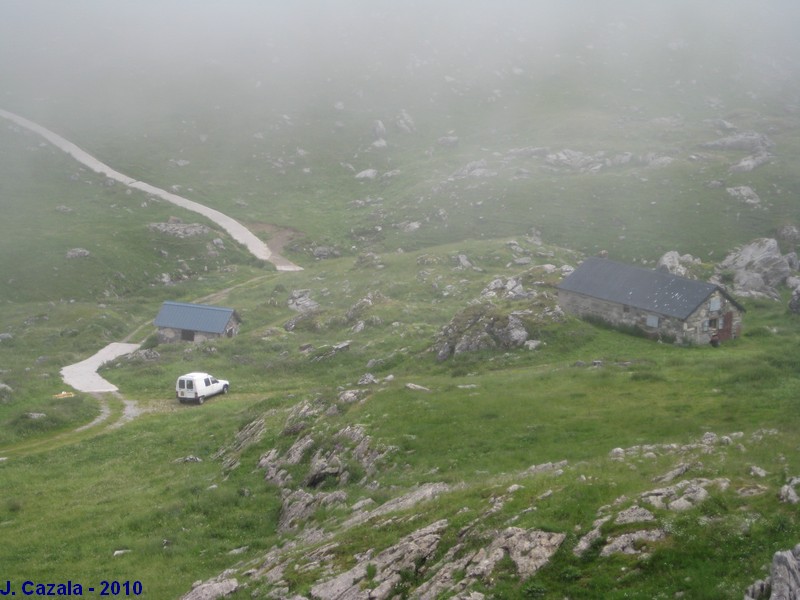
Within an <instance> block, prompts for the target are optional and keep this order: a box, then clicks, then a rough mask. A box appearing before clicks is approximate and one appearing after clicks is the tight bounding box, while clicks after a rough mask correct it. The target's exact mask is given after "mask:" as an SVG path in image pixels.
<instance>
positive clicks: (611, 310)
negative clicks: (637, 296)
mask: <svg viewBox="0 0 800 600" xmlns="http://www.w3.org/2000/svg"><path fill="white" fill-rule="evenodd" d="M558 303H559V305H560V306H561V308H562V309H563V310H564V311H565V312H568V313H571V314H574V315H577V316H579V317H583V318H585V317H593V318H596V319H600V320H603V321H605V322H607V323H610V324H612V325H616V326H628V327H636V328H638V329H640V330H641V331H643V332H645V333H646V334H648V335H649V336H651V337H653V338H659V337H663V338H667V339H674V340H676V341H679V342H685V343H696V344H706V343H708V342H709V341H710V340H711V336H712V335H713V334H714V333H717V334H718V335H720V338H721V339H729V338H732V337H738V336H739V334H740V331H741V322H742V315H741V312H740V311H739V309H738V308H737V307H736V306H735V305H733V304H732V303H731V302H730V301H728V299H727V298H725V296H723V295H722V294H721V293H720V292H719V291H716V292H714V293H713V294H712V295H711V296H709V298H708V299H706V300H705V301H704V302H703V303H702V304H701V305H700V306H699V307H698V308H697V310H696V311H695V312H694V313H692V314H691V315H690V316H689V318H688V319H686V320H685V321H684V320H681V319H678V318H675V317H667V316H664V315H659V314H657V313H654V312H649V311H645V310H641V309H638V308H635V307H632V306H626V305H624V304H618V303H616V302H608V301H606V300H600V299H598V298H593V297H591V296H586V295H584V294H578V293H576V292H570V291H566V290H559V291H558ZM726 315H727V316H726ZM728 322H729V326H728V327H727V329H726V330H725V331H723V327H724V326H725V325H726V323H728Z"/></svg>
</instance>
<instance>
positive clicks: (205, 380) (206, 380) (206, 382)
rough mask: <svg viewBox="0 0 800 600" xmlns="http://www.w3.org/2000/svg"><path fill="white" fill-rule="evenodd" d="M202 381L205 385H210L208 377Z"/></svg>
mask: <svg viewBox="0 0 800 600" xmlns="http://www.w3.org/2000/svg"><path fill="white" fill-rule="evenodd" d="M203 381H204V382H205V384H206V385H211V380H210V379H209V378H208V377H206V378H205V379H204V380H203Z"/></svg>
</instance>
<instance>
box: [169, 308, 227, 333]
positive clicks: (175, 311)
mask: <svg viewBox="0 0 800 600" xmlns="http://www.w3.org/2000/svg"><path fill="white" fill-rule="evenodd" d="M234 314H235V311H234V310H233V309H232V308H223V307H221V306H209V305H207V304H186V303H184V302H169V301H167V302H164V304H162V305H161V310H160V311H159V312H158V316H157V317H156V320H155V325H156V327H171V328H173V329H186V330H189V331H203V332H206V333H220V334H221V333H225V327H226V325H227V324H228V322H229V321H230V320H231V317H232V316H233V315H234Z"/></svg>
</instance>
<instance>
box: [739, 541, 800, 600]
mask: <svg viewBox="0 0 800 600" xmlns="http://www.w3.org/2000/svg"><path fill="white" fill-rule="evenodd" d="M795 598H800V544H798V545H797V546H795V547H794V548H793V549H792V550H784V551H783V552H776V553H775V555H774V556H773V557H772V566H771V567H770V576H769V577H768V578H767V579H766V580H765V581H761V580H760V581H756V582H755V583H754V584H753V585H751V586H750V587H749V588H747V590H746V591H745V594H744V600H793V599H795Z"/></svg>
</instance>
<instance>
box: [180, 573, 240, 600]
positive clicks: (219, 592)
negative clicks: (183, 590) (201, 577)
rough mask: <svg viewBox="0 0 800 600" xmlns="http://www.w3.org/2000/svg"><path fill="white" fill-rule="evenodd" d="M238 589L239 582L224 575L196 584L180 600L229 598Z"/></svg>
mask: <svg viewBox="0 0 800 600" xmlns="http://www.w3.org/2000/svg"><path fill="white" fill-rule="evenodd" d="M238 589H239V582H238V581H237V580H236V579H234V578H232V577H226V576H225V574H224V573H223V575H221V576H220V577H217V578H215V579H210V580H208V581H206V582H197V583H195V584H194V586H193V587H192V591H191V592H189V593H188V594H185V595H184V596H182V597H181V600H219V598H224V597H225V596H230V595H231V594H232V593H234V592H235V591H236V590H238Z"/></svg>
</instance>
